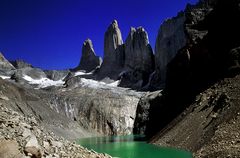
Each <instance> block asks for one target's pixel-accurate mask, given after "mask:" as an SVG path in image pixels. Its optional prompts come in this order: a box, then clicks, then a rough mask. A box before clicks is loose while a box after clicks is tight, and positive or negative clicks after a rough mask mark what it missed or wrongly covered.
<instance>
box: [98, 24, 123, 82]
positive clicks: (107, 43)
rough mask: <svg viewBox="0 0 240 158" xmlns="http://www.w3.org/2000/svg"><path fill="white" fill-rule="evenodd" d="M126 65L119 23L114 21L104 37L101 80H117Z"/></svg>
mask: <svg viewBox="0 0 240 158" xmlns="http://www.w3.org/2000/svg"><path fill="white" fill-rule="evenodd" d="M123 64H124V45H123V40H122V34H121V31H120V29H119V26H118V23H117V21H116V20H114V21H113V22H112V23H111V24H110V25H109V27H108V29H107V31H106V32H105V35H104V58H103V64H102V66H101V68H100V71H99V74H98V76H99V78H104V77H110V78H113V79H117V77H118V74H119V73H120V72H121V69H122V68H123Z"/></svg>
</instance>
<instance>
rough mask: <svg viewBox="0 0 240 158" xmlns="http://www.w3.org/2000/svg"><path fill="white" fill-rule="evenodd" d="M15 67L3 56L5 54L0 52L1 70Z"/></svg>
mask: <svg viewBox="0 0 240 158" xmlns="http://www.w3.org/2000/svg"><path fill="white" fill-rule="evenodd" d="M14 69H15V67H14V66H13V65H12V64H11V63H10V62H9V61H8V60H7V59H6V58H5V57H4V56H3V54H2V53H1V52H0V70H2V71H6V70H8V71H9V70H14Z"/></svg>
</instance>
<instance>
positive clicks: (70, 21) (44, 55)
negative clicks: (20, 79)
mask: <svg viewBox="0 0 240 158" xmlns="http://www.w3.org/2000/svg"><path fill="white" fill-rule="evenodd" d="M196 2H197V0H119V1H114V0H0V51H2V52H3V54H4V55H5V57H6V58H7V59H9V60H14V59H24V60H26V61H27V62H29V63H31V64H33V65H34V66H36V67H41V68H43V69H65V68H72V67H75V66H76V65H78V63H79V60H80V56H81V47H82V44H83V42H84V40H85V39H86V38H90V39H92V41H93V45H94V49H95V52H96V53H97V55H100V56H103V39H104V32H105V31H106V29H107V27H108V25H109V24H110V23H111V21H112V20H113V19H117V20H118V23H119V26H120V29H121V31H122V36H123V39H124V40H125V39H126V37H127V34H128V32H129V30H130V27H131V26H133V27H137V26H143V27H144V28H145V29H146V30H147V32H148V34H149V39H150V43H151V45H152V47H153V48H154V45H155V40H156V36H157V33H158V29H159V27H160V24H161V23H162V22H163V20H164V19H166V18H168V17H172V16H175V15H176V14H177V12H178V11H180V10H183V9H184V8H185V6H186V4H187V3H196Z"/></svg>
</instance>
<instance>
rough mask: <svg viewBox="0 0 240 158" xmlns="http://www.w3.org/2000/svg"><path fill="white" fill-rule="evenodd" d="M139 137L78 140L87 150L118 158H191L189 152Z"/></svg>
mask: <svg viewBox="0 0 240 158" xmlns="http://www.w3.org/2000/svg"><path fill="white" fill-rule="evenodd" d="M141 138H143V137H140V136H132V135H130V136H110V137H93V138H83V139H80V140H78V143H79V144H80V145H82V146H84V147H86V148H88V149H90V150H91V149H93V150H94V151H97V152H100V153H107V154H109V155H111V156H113V157H118V158H192V154H191V153H190V152H187V151H184V150H178V149H174V148H163V147H158V146H155V145H152V144H148V143H146V142H145V141H141V140H142V139H141Z"/></svg>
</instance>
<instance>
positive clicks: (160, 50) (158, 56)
mask: <svg viewBox="0 0 240 158" xmlns="http://www.w3.org/2000/svg"><path fill="white" fill-rule="evenodd" d="M185 20H186V17H185V14H184V13H183V12H180V13H179V14H178V16H177V17H174V18H171V19H168V20H166V21H165V22H164V23H163V24H162V25H161V27H160V29H159V32H158V36H157V41H156V45H155V63H156V69H155V70H156V73H155V76H154V77H153V80H154V81H153V82H152V83H151V84H153V85H154V86H161V85H162V86H164V84H165V80H166V71H167V64H168V63H169V62H170V61H171V60H172V59H173V58H174V57H175V55H176V54H177V52H178V50H179V49H181V48H182V47H183V46H185V45H186V42H187V37H186V35H185V32H184V31H185V29H184V26H185V25H184V23H185Z"/></svg>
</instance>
